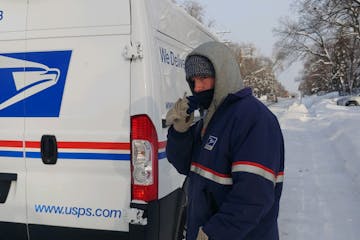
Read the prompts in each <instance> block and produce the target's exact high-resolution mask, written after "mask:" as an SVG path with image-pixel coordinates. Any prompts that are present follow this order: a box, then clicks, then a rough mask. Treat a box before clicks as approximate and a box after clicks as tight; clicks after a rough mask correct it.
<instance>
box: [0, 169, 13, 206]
mask: <svg viewBox="0 0 360 240" xmlns="http://www.w3.org/2000/svg"><path fill="white" fill-rule="evenodd" d="M16 180H17V173H0V203H5V202H6V199H7V196H8V193H9V190H10V186H11V181H16Z"/></svg>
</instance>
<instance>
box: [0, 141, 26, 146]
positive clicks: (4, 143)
mask: <svg viewBox="0 0 360 240" xmlns="http://www.w3.org/2000/svg"><path fill="white" fill-rule="evenodd" d="M0 147H23V142H22V141H0Z"/></svg>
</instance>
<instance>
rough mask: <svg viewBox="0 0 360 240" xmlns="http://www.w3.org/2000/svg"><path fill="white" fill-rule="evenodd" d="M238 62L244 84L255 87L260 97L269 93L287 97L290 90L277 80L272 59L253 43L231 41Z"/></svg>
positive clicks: (255, 92) (254, 89) (255, 91)
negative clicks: (262, 54) (261, 52)
mask: <svg viewBox="0 0 360 240" xmlns="http://www.w3.org/2000/svg"><path fill="white" fill-rule="evenodd" d="M229 47H230V48H231V49H232V50H233V51H234V53H235V56H236V59H237V62H238V63H239V65H240V70H241V75H242V78H243V81H244V85H245V86H248V87H251V88H252V89H253V92H254V95H256V96H258V97H260V96H262V95H266V94H269V93H273V94H275V95H277V96H282V97H285V96H287V95H288V92H287V91H286V90H285V88H284V87H283V86H282V85H281V84H280V83H279V82H278V81H277V79H276V77H275V74H274V63H273V62H272V61H271V59H269V58H266V57H263V56H261V55H259V54H258V53H257V49H256V47H255V46H254V45H253V44H236V43H230V44H229Z"/></svg>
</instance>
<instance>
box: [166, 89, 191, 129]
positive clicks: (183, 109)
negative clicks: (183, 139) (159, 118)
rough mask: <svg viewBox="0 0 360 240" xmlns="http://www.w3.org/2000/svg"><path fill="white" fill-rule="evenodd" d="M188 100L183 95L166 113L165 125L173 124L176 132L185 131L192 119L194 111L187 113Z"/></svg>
mask: <svg viewBox="0 0 360 240" xmlns="http://www.w3.org/2000/svg"><path fill="white" fill-rule="evenodd" d="M188 103H189V100H188V99H187V98H186V96H185V95H184V97H183V98H179V99H178V100H177V101H176V103H175V104H174V107H173V108H171V109H170V110H169V111H168V112H167V114H166V125H167V126H170V125H173V126H174V128H175V130H176V131H178V132H186V131H187V130H188V129H189V128H190V126H191V124H192V123H193V121H194V113H191V114H188V113H187V110H188V109H189V105H188Z"/></svg>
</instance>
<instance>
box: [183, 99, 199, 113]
mask: <svg viewBox="0 0 360 240" xmlns="http://www.w3.org/2000/svg"><path fill="white" fill-rule="evenodd" d="M186 98H187V100H188V105H189V108H188V109H187V110H186V113H187V114H191V113H192V112H194V111H195V110H196V109H198V108H199V107H200V106H199V102H198V100H197V97H195V96H188V97H186Z"/></svg>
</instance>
